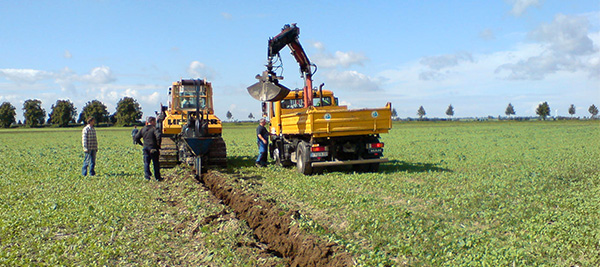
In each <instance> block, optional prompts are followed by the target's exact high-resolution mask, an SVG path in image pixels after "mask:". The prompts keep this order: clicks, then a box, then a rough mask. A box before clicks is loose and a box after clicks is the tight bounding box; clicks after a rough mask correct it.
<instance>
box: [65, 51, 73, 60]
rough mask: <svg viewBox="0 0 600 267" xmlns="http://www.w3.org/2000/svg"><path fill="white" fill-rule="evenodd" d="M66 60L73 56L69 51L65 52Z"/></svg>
mask: <svg viewBox="0 0 600 267" xmlns="http://www.w3.org/2000/svg"><path fill="white" fill-rule="evenodd" d="M63 56H64V58H72V57H73V55H71V52H70V51H69V50H65V54H64V55H63Z"/></svg>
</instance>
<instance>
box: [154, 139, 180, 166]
mask: <svg viewBox="0 0 600 267" xmlns="http://www.w3.org/2000/svg"><path fill="white" fill-rule="evenodd" d="M161 142H162V144H161V148H160V157H159V158H158V161H159V162H160V167H161V168H173V167H175V166H177V165H178V164H179V159H178V156H177V154H178V151H177V145H176V144H175V141H173V139H171V138H170V137H163V138H162V141H161Z"/></svg>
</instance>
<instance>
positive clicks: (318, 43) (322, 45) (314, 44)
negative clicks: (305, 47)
mask: <svg viewBox="0 0 600 267" xmlns="http://www.w3.org/2000/svg"><path fill="white" fill-rule="evenodd" d="M312 45H313V46H314V47H315V48H316V49H317V50H319V51H323V50H325V45H324V44H323V43H321V42H318V41H317V42H313V43H312Z"/></svg>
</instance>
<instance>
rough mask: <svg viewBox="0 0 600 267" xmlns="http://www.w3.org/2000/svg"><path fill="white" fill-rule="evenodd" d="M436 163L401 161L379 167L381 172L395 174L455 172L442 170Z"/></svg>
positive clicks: (392, 161)
mask: <svg viewBox="0 0 600 267" xmlns="http://www.w3.org/2000/svg"><path fill="white" fill-rule="evenodd" d="M437 165H438V164H434V163H419V162H417V163H412V162H406V161H400V160H390V161H389V162H386V163H383V164H381V165H380V166H379V172H383V173H393V172H409V173H414V172H453V171H452V170H450V169H446V168H441V167H438V166H437Z"/></svg>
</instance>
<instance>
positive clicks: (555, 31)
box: [529, 14, 597, 55]
mask: <svg viewBox="0 0 600 267" xmlns="http://www.w3.org/2000/svg"><path fill="white" fill-rule="evenodd" d="M588 28H589V21H588V19H587V18H586V17H583V16H567V15H563V14H558V15H556V16H555V17H554V20H553V21H552V23H550V24H542V25H541V26H540V27H539V28H538V29H536V30H534V31H532V32H531V33H529V36H530V37H531V38H532V39H534V40H536V41H539V42H542V43H545V44H548V45H549V46H550V49H551V50H552V51H555V52H559V53H566V54H570V55H586V54H591V53H594V52H596V51H597V48H594V42H593V41H592V40H591V39H590V37H589V36H588Z"/></svg>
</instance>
